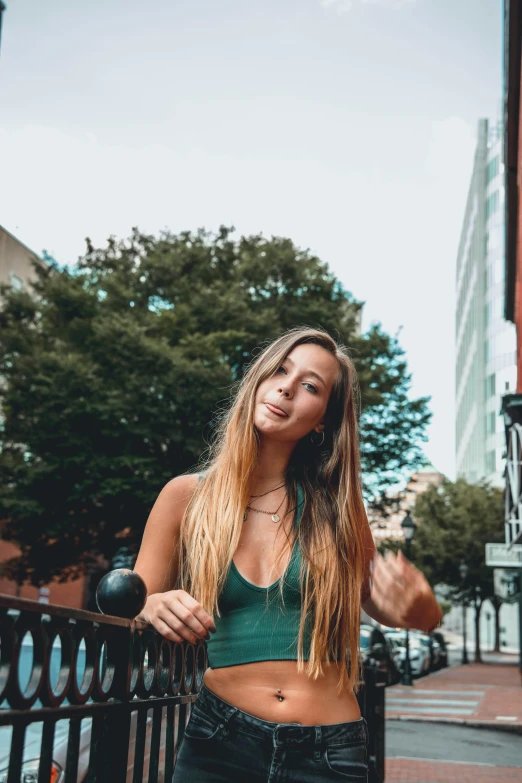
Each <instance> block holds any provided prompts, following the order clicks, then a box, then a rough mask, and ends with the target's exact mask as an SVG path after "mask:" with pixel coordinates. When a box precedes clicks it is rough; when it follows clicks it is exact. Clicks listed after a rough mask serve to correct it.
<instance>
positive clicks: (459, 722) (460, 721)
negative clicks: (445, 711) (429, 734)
mask: <svg viewBox="0 0 522 783" xmlns="http://www.w3.org/2000/svg"><path fill="white" fill-rule="evenodd" d="M386 720H390V721H391V720H402V721H409V722H411V723H446V724H447V723H449V724H453V725H456V726H470V727H472V728H474V729H489V730H490V731H491V730H492V729H494V730H495V731H505V732H506V733H508V734H522V723H504V722H503V721H498V722H497V721H492V720H476V719H475V720H473V719H471V720H468V719H467V718H438V717H432V718H430V717H428V716H423V717H421V718H417V717H416V716H413V715H397V716H395V715H394V716H393V717H392V716H390V715H387V716H386Z"/></svg>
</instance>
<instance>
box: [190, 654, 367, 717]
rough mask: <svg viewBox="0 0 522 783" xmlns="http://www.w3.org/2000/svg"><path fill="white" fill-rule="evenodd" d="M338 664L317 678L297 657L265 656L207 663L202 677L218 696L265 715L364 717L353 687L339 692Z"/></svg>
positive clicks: (237, 705)
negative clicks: (218, 666) (223, 664)
mask: <svg viewBox="0 0 522 783" xmlns="http://www.w3.org/2000/svg"><path fill="white" fill-rule="evenodd" d="M338 681H339V667H338V665H337V664H332V665H330V666H328V667H327V668H326V669H325V672H324V675H323V676H322V677H319V678H318V679H317V680H314V679H312V678H310V677H308V675H307V674H305V673H304V672H303V673H299V672H298V671H297V662H296V661H261V662H260V663H247V664H242V665H241V666H227V667H225V668H222V669H207V671H206V672H205V678H204V682H205V685H206V686H207V688H209V690H211V691H212V692H213V693H215V694H216V696H219V698H220V699H223V700H224V701H227V702H229V704H233V705H234V706H235V707H238V709H240V710H243V712H248V713H250V714H251V715H254V716H255V717H256V718H260V719H261V720H266V721H270V722H273V723H300V724H301V725H303V726H317V725H323V726H324V725H327V724H332V723H348V722H350V721H354V720H358V719H359V718H360V717H361V713H360V710H359V704H358V702H357V699H356V698H355V695H354V693H353V691H352V690H351V689H350V688H345V689H344V690H343V691H342V692H341V694H340V695H339V693H338V690H337V689H338Z"/></svg>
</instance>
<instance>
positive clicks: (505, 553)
mask: <svg viewBox="0 0 522 783" xmlns="http://www.w3.org/2000/svg"><path fill="white" fill-rule="evenodd" d="M486 565H487V566H495V567H498V568H521V567H522V546H520V545H519V544H515V546H512V547H511V548H508V545H507V544H486Z"/></svg>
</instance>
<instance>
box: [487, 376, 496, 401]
mask: <svg viewBox="0 0 522 783" xmlns="http://www.w3.org/2000/svg"><path fill="white" fill-rule="evenodd" d="M495 386H496V384H495V374H494V373H493V374H492V375H488V377H487V378H486V399H489V397H493V395H494V394H495V391H496V388H495Z"/></svg>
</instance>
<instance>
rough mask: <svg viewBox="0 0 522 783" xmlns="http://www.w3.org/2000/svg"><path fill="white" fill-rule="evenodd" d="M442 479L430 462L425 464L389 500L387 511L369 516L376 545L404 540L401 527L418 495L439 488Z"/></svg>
mask: <svg viewBox="0 0 522 783" xmlns="http://www.w3.org/2000/svg"><path fill="white" fill-rule="evenodd" d="M444 478H445V477H444V474H443V473H440V472H439V471H438V470H437V468H435V467H434V466H433V465H432V464H431V462H426V463H425V464H424V465H423V467H421V468H419V470H418V471H416V472H415V473H413V474H412V476H411V478H410V480H409V481H408V483H407V485H406V488H405V489H404V490H403V491H402V492H400V493H398V494H397V495H396V496H395V498H392V499H391V500H392V503H390V507H389V509H388V510H387V511H385V512H384V513H383V514H382V516H380V515H374V516H370V528H371V530H372V534H373V538H374V541H375V543H376V545H378V544H379V543H380V542H381V541H385V540H387V539H391V540H392V541H402V540H404V533H403V531H402V527H401V525H402V521H403V519H404V517H405V516H406V514H407V512H408V511H412V510H413V508H414V506H415V501H416V499H417V497H418V496H419V495H422V493H423V492H426V490H427V489H428V488H429V487H432V486H439V485H440V484H441V483H442V482H443V481H444ZM393 501H395V502H393Z"/></svg>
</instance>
